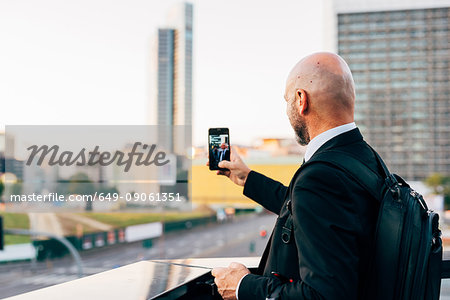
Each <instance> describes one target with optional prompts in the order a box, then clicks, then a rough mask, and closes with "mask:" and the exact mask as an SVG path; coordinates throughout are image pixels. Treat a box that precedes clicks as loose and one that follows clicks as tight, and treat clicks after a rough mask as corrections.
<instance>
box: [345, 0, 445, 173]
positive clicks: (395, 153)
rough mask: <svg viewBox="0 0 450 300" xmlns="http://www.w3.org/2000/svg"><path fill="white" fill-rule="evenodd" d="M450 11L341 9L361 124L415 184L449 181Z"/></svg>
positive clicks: (395, 168) (392, 166)
mask: <svg viewBox="0 0 450 300" xmlns="http://www.w3.org/2000/svg"><path fill="white" fill-rule="evenodd" d="M344 2H345V1H344ZM348 2H349V1H347V3H348ZM350 2H351V1H350ZM416 2H417V1H416ZM431 2H432V1H431ZM438 2H439V1H438ZM441 2H442V1H441ZM449 6H450V5H448V6H447V7H427V8H420V7H417V8H414V9H401V8H396V9H388V8H386V7H385V8H382V9H380V8H378V9H377V8H371V9H370V10H366V11H365V10H364V7H363V5H360V6H358V3H355V5H353V6H347V8H348V7H351V9H349V11H346V6H345V5H342V3H341V6H340V7H338V8H337V10H336V12H337V14H336V17H337V20H336V21H337V30H338V33H337V47H338V52H339V54H340V55H341V56H342V57H343V58H344V59H345V60H346V61H347V62H348V64H349V66H350V69H351V70H352V72H353V76H354V79H355V84H356V111H355V118H356V122H357V125H358V126H359V128H360V129H361V131H362V133H363V135H364V137H365V139H366V140H367V141H368V142H369V143H370V144H371V145H372V146H373V147H374V148H375V149H376V150H377V151H378V152H379V153H380V154H381V155H382V157H383V158H384V159H385V161H386V163H387V164H388V166H389V167H390V169H391V171H392V172H395V173H397V174H399V175H401V176H404V177H405V178H407V179H408V180H423V179H424V178H426V177H427V176H429V175H430V174H432V173H435V172H438V173H442V174H446V175H450V84H449V79H450V78H449V61H450V46H449V45H450V44H449V40H450V31H449V18H450V8H449Z"/></svg>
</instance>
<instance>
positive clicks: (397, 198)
mask: <svg viewBox="0 0 450 300" xmlns="http://www.w3.org/2000/svg"><path fill="white" fill-rule="evenodd" d="M372 150H373V149H372ZM326 152H327V156H326V159H325V158H323V160H322V159H321V155H320V154H319V155H318V156H316V157H314V159H313V160H314V162H322V163H327V164H331V165H333V166H334V167H335V168H338V169H340V170H342V171H344V172H345V173H346V174H348V175H349V176H351V177H352V178H353V179H354V180H355V181H357V182H358V183H359V184H360V185H361V186H362V187H363V188H365V189H366V190H367V191H368V192H369V193H370V194H371V195H372V196H373V197H374V198H375V199H377V200H379V201H380V211H379V214H378V220H377V225H376V231H375V241H374V247H375V251H374V257H373V259H372V262H371V263H372V265H371V268H370V275H369V280H368V285H367V288H366V296H365V299H377V300H378V299H380V300H381V299H382V300H390V299H396V300H402V299H405V300H406V299H408V300H410V299H418V300H419V299H420V300H422V299H426V300H434V299H436V300H437V299H439V293H440V288H441V265H442V240H441V231H440V230H439V228H438V225H439V215H438V214H437V213H435V212H433V211H430V210H429V209H428V207H427V205H426V203H425V201H424V199H423V197H422V195H420V194H419V193H417V192H416V191H414V190H413V189H412V188H411V187H410V186H409V185H408V184H407V183H406V182H405V181H404V180H403V179H402V178H401V177H400V176H398V175H396V174H391V173H390V172H389V170H388V169H387V167H386V165H385V164H384V162H383V160H382V159H381V157H380V156H379V155H378V153H376V151H374V150H373V153H374V155H375V157H376V159H377V161H378V164H379V165H381V167H382V170H383V174H381V175H382V176H383V178H381V177H380V174H378V173H376V172H375V171H373V170H372V169H370V168H369V167H368V166H366V165H365V164H364V162H362V161H361V160H359V159H358V158H357V157H353V156H352V155H351V154H349V153H347V152H341V151H337V150H329V151H326ZM330 152H332V153H333V155H332V156H330V155H329V154H330ZM330 157H331V158H330ZM382 179H384V183H383V184H382V185H383V189H382V190H379V188H377V187H379V186H380V181H381V180H382Z"/></svg>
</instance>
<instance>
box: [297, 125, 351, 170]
mask: <svg viewBox="0 0 450 300" xmlns="http://www.w3.org/2000/svg"><path fill="white" fill-rule="evenodd" d="M355 128H356V124H355V122H352V123H347V124H344V125H341V126H338V127H334V128H331V129H328V130H327V131H324V132H322V133H321V134H319V135H318V136H316V137H315V138H313V139H312V140H311V141H310V142H309V144H308V146H307V147H306V152H305V162H307V161H308V160H310V159H311V157H312V156H313V155H314V153H316V151H317V150H319V148H320V147H322V146H323V144H325V143H326V142H328V141H329V140H331V139H332V138H334V137H336V136H338V135H340V134H342V133H344V132H347V131H350V130H353V129H355Z"/></svg>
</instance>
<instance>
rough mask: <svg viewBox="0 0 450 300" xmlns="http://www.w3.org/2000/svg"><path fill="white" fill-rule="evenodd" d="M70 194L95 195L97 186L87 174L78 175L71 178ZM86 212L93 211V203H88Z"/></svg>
mask: <svg viewBox="0 0 450 300" xmlns="http://www.w3.org/2000/svg"><path fill="white" fill-rule="evenodd" d="M67 190H68V192H69V194H77V195H94V193H95V186H94V184H93V183H92V181H91V180H90V179H89V176H88V175H86V174H85V173H81V172H80V173H76V174H74V175H72V176H70V178H69V185H68V188H67ZM92 200H93V199H92ZM85 209H86V211H91V210H92V201H86V208H85Z"/></svg>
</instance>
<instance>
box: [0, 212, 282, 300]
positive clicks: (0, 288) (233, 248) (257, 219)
mask: <svg viewBox="0 0 450 300" xmlns="http://www.w3.org/2000/svg"><path fill="white" fill-rule="evenodd" d="M274 223H275V216H274V215H260V216H257V215H247V216H241V217H239V218H236V219H235V220H234V221H230V222H227V223H224V224H210V225H208V226H204V227H198V228H193V229H191V230H186V231H182V232H176V233H171V234H167V235H165V236H164V237H162V238H160V239H159V240H157V241H156V242H154V244H153V247H152V248H150V249H146V248H143V247H142V243H140V242H136V243H132V244H122V245H116V246H110V247H105V248H100V249H93V250H90V251H86V252H81V253H80V254H81V257H82V260H83V267H84V273H85V275H91V274H95V273H98V272H103V271H106V270H110V269H112V268H117V267H120V266H123V265H127V264H130V263H133V262H136V261H139V260H149V259H164V258H188V257H233V256H235V257H238V256H258V255H261V254H262V251H263V250H264V246H265V244H266V242H267V239H268V237H266V238H261V237H260V236H259V231H260V229H261V228H262V227H264V228H266V229H268V231H269V233H270V231H271V229H272V227H273V225H274ZM252 242H253V243H254V247H251V243H252ZM252 248H253V249H252ZM252 250H253V251H252ZM76 274H77V270H76V267H75V265H74V264H73V260H72V258H71V257H70V256H67V257H64V258H62V259H54V260H49V261H45V262H22V263H13V264H2V265H0V298H5V297H9V296H13V295H17V294H21V293H25V292H29V291H32V290H35V289H39V288H43V287H46V286H50V285H54V284H58V283H62V282H66V281H69V280H73V279H76V278H77V276H76Z"/></svg>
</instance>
